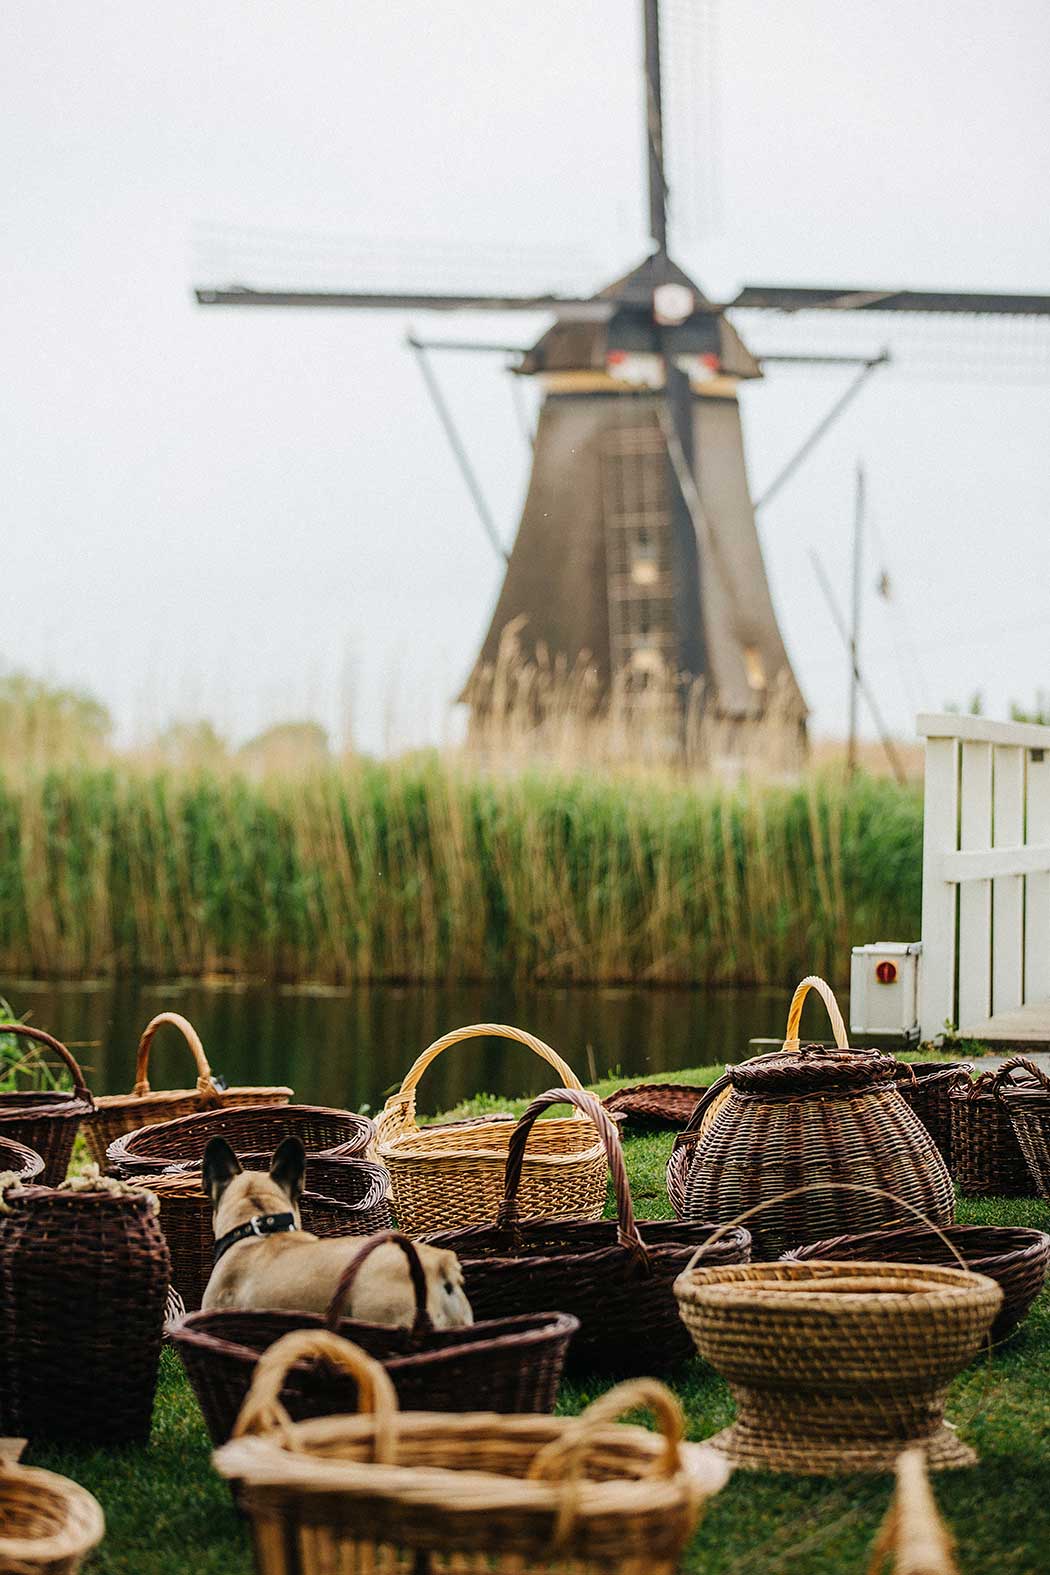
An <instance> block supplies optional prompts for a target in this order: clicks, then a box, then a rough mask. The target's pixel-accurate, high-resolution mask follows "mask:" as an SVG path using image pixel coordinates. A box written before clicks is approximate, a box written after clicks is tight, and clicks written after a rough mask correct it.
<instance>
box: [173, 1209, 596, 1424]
mask: <svg viewBox="0 0 1050 1575" xmlns="http://www.w3.org/2000/svg"><path fill="white" fill-rule="evenodd" d="M387 1242H396V1243H397V1244H398V1245H399V1246H400V1247H401V1248H402V1249H403V1251H404V1252H405V1255H406V1256H407V1258H408V1261H409V1268H410V1271H411V1274H412V1284H413V1288H414V1290H415V1295H416V1319H415V1323H414V1324H413V1326H412V1328H410V1329H402V1328H391V1327H388V1326H386V1325H383V1324H372V1323H362V1322H361V1321H360V1320H358V1319H352V1318H342V1317H341V1309H342V1307H343V1305H344V1303H345V1301H346V1297H347V1295H348V1294H349V1292H350V1288H351V1286H352V1284H353V1281H354V1278H355V1277H356V1274H357V1271H358V1269H359V1268H360V1266H361V1264H362V1263H363V1262H364V1260H365V1259H366V1258H367V1257H368V1256H369V1255H370V1254H371V1253H372V1252H374V1251H375V1249H376V1248H377V1247H381V1246H383V1245H385V1243H387ZM325 1327H327V1328H329V1329H331V1330H333V1331H334V1332H335V1333H337V1334H341V1335H343V1336H344V1338H346V1339H348V1340H353V1341H355V1343H356V1344H357V1345H359V1346H361V1348H362V1349H363V1350H365V1351H367V1353H368V1355H369V1356H371V1357H373V1358H374V1359H375V1360H376V1361H379V1362H382V1364H383V1366H384V1367H385V1368H386V1370H387V1372H388V1374H389V1375H390V1377H391V1379H392V1380H393V1384H394V1388H395V1389H396V1391H397V1397H398V1400H399V1402H400V1404H401V1405H402V1406H403V1407H404V1409H405V1410H406V1411H466V1410H470V1411H477V1410H486V1411H509V1412H514V1413H525V1412H529V1411H539V1412H545V1411H553V1409H554V1401H555V1397H556V1395H557V1392H558V1384H559V1383H560V1381H561V1375H562V1369H563V1368H564V1366H565V1352H566V1350H567V1349H568V1345H569V1341H570V1340H571V1339H572V1336H573V1334H574V1333H575V1332H576V1330H577V1329H578V1328H579V1324H578V1322H577V1320H576V1319H575V1318H572V1317H569V1316H568V1315H567V1314H565V1313H539V1314H531V1315H530V1314H523V1315H519V1316H517V1317H514V1318H503V1319H499V1320H491V1321H487V1322H484V1323H476V1324H473V1325H472V1326H471V1327H469V1328H465V1329H444V1330H439V1331H435V1329H434V1326H433V1324H432V1323H431V1321H430V1316H429V1314H428V1313H427V1310H426V1280H425V1279H424V1275H423V1267H422V1264H421V1263H420V1260H419V1254H418V1253H417V1252H416V1249H415V1247H413V1245H412V1243H411V1242H410V1241H409V1239H408V1237H407V1236H401V1235H398V1234H397V1233H396V1232H394V1231H384V1232H382V1233H381V1234H379V1235H378V1236H373V1237H371V1238H370V1239H369V1241H367V1242H366V1243H365V1245H364V1246H363V1247H362V1248H361V1250H360V1252H358V1253H357V1254H356V1255H355V1257H354V1258H353V1259H352V1260H351V1262H350V1263H349V1264H348V1265H347V1267H346V1270H345V1272H344V1274H343V1277H342V1279H341V1281H340V1283H339V1285H338V1286H337V1288H336V1292H335V1295H334V1296H333V1298H332V1304H331V1306H330V1307H329V1309H328V1314H327V1317H326V1318H321V1317H318V1316H316V1315H315V1314H312V1313H289V1312H254V1311H247V1310H237V1309H234V1310H232V1311H224V1312H198V1313H190V1314H189V1315H188V1317H186V1318H185V1319H184V1320H183V1321H182V1322H181V1323H180V1324H178V1325H176V1326H175V1327H174V1328H173V1329H172V1331H171V1340H172V1343H173V1345H175V1346H176V1347H177V1348H178V1352H179V1355H180V1356H181V1357H182V1361H183V1365H184V1367H185V1369H186V1372H187V1375H188V1377H189V1380H190V1383H191V1384H192V1385H193V1389H194V1393H195V1394H196V1396H197V1400H198V1402H199V1404H200V1408H201V1410H202V1412H203V1413H204V1420H205V1422H206V1423H207V1426H208V1432H209V1433H210V1434H211V1438H212V1442H213V1443H215V1444H222V1443H225V1441H226V1439H227V1438H229V1436H230V1434H231V1433H232V1432H233V1424H234V1423H235V1422H236V1420H237V1413H238V1412H239V1411H240V1409H241V1406H242V1405H243V1404H244V1400H245V1397H246V1395H247V1393H248V1390H249V1388H250V1387H251V1382H252V1378H253V1376H254V1374H255V1369H256V1366H257V1364H258V1361H259V1358H260V1356H261V1355H262V1353H263V1352H264V1351H266V1350H269V1348H270V1346H271V1345H273V1344H274V1342H275V1341H277V1340H279V1339H280V1338H281V1336H282V1335H285V1334H289V1333H291V1332H292V1331H293V1330H296V1329H314V1330H316V1329H324V1328H325ZM281 1404H282V1405H283V1406H284V1407H285V1409H286V1411H287V1412H288V1414H289V1415H290V1416H291V1417H292V1418H293V1420H294V1421H296V1422H302V1421H305V1420H306V1418H307V1417H313V1416H331V1415H332V1414H333V1413H335V1412H341V1411H352V1410H354V1409H355V1407H356V1405H357V1385H356V1384H355V1382H354V1380H353V1378H351V1377H349V1376H347V1375H344V1374H341V1373H337V1374H333V1372H332V1371H331V1369H330V1368H329V1367H327V1366H326V1365H325V1364H324V1363H321V1364H317V1363H307V1364H304V1365H302V1366H296V1367H295V1368H293V1369H291V1370H290V1371H289V1373H288V1374H287V1377H286V1380H285V1384H284V1387H283V1389H282V1390H281Z"/></svg>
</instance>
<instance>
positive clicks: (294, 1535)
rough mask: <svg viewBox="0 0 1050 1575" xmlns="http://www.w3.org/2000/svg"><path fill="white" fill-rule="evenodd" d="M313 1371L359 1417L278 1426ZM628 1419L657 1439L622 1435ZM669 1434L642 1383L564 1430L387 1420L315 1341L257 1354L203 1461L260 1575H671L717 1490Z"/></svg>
mask: <svg viewBox="0 0 1050 1575" xmlns="http://www.w3.org/2000/svg"><path fill="white" fill-rule="evenodd" d="M312 1358H322V1359H324V1360H326V1361H327V1362H329V1363H330V1364H331V1365H332V1366H334V1367H337V1368H345V1369H346V1370H347V1371H348V1372H349V1373H350V1375H351V1376H352V1377H353V1378H354V1379H355V1380H356V1382H357V1389H358V1402H357V1413H358V1414H356V1415H343V1416H331V1417H322V1418H318V1419H316V1420H313V1421H307V1422H292V1421H291V1419H290V1418H289V1416H288V1413H287V1411H286V1410H285V1409H284V1407H283V1405H282V1404H281V1399H280V1396H281V1391H282V1389H283V1388H284V1385H285V1382H286V1378H287V1373H288V1370H289V1368H290V1367H291V1366H292V1365H293V1364H294V1363H296V1362H299V1361H302V1360H308V1359H312ZM640 1406H644V1407H645V1408H646V1409H648V1410H650V1411H652V1412H653V1414H654V1415H655V1417H656V1421H657V1426H658V1429H659V1431H658V1432H655V1433H654V1432H650V1431H649V1429H648V1428H644V1427H638V1426H636V1425H632V1424H627V1423H624V1422H621V1421H620V1420H619V1418H620V1417H621V1416H622V1415H624V1413H626V1412H628V1411H631V1410H633V1409H635V1408H636V1407H640ZM684 1427H685V1424H684V1418H683V1416H682V1410H681V1407H680V1406H679V1404H678V1401H677V1400H676V1399H675V1397H674V1396H673V1395H672V1394H671V1393H670V1392H669V1391H668V1390H667V1389H665V1388H664V1387H663V1385H662V1384H658V1383H655V1382H654V1381H653V1380H651V1379H645V1380H641V1379H639V1380H635V1381H633V1382H631V1383H626V1384H620V1385H619V1386H618V1387H617V1388H615V1389H613V1390H611V1391H610V1392H609V1393H608V1394H605V1395H603V1396H602V1397H601V1398H600V1399H598V1400H596V1401H594V1402H593V1404H592V1405H590V1406H588V1408H587V1410H586V1411H584V1412H583V1414H582V1415H581V1416H579V1417H551V1416H498V1415H494V1414H492V1413H487V1414H486V1413H480V1414H479V1413H467V1414H466V1415H449V1414H446V1413H443V1412H440V1411H437V1412H435V1411H415V1412H412V1411H408V1412H402V1411H400V1410H399V1409H398V1404H397V1397H396V1395H395V1393H394V1388H393V1385H392V1384H391V1381H390V1379H389V1377H388V1376H387V1374H386V1373H385V1372H384V1370H383V1368H382V1367H380V1366H379V1365H378V1364H377V1363H376V1362H373V1361H372V1360H371V1358H370V1357H368V1356H366V1355H365V1353H364V1352H363V1351H361V1350H359V1349H358V1348H357V1347H356V1346H354V1345H351V1344H350V1343H349V1342H348V1341H344V1340H340V1339H339V1338H338V1337H337V1336H336V1335H334V1334H331V1333H328V1332H327V1331H325V1332H322V1331H316V1332H313V1333H306V1332H303V1333H299V1334H289V1335H285V1337H284V1338H283V1339H282V1340H279V1341H278V1342H277V1344H276V1345H274V1346H272V1347H271V1348H270V1350H269V1351H267V1352H266V1353H265V1354H264V1355H263V1357H262V1359H261V1360H260V1362H259V1364H258V1367H257V1369H256V1373H255V1378H254V1381H253V1383H252V1388H251V1392H250V1394H249V1395H248V1398H247V1400H246V1401H245V1403H244V1407H243V1409H242V1411H241V1414H240V1417H239V1418H238V1421H237V1434H238V1435H239V1436H236V1437H234V1438H233V1439H231V1441H230V1442H229V1443H228V1444H224V1445H223V1447H222V1448H221V1449H219V1450H218V1451H217V1452H216V1454H215V1455H214V1457H213V1459H214V1462H215V1466H216V1468H217V1469H218V1471H219V1472H220V1473H221V1475H222V1476H224V1477H227V1478H228V1479H230V1480H232V1481H234V1482H236V1483H237V1484H238V1485H239V1499H240V1503H241V1505H242V1507H243V1508H244V1509H245V1510H246V1512H247V1514H248V1515H249V1517H250V1518H251V1521H252V1530H253V1540H254V1546H255V1558H256V1567H257V1569H258V1570H259V1575H330V1572H335V1571H342V1572H351V1571H356V1572H358V1575H362V1572H364V1571H374V1572H376V1575H379V1572H393V1571H411V1570H423V1569H434V1570H444V1571H448V1572H450V1575H467V1572H470V1571H475V1572H478V1575H480V1572H482V1571H484V1572H487V1575H522V1572H525V1571H528V1572H529V1575H564V1572H566V1571H572V1572H573V1575H637V1572H639V1571H642V1570H644V1571H645V1572H646V1575H674V1571H675V1570H676V1569H677V1567H678V1560H679V1556H680V1555H681V1553H682V1551H683V1550H684V1548H685V1545H686V1543H687V1542H688V1541H689V1538H690V1537H691V1535H692V1533H693V1531H694V1529H695V1527H696V1524H697V1521H698V1519H699V1516H700V1513H701V1510H702V1508H703V1506H704V1503H705V1501H706V1500H707V1498H708V1497H709V1496H710V1495H711V1494H712V1493H715V1492H717V1491H718V1489H719V1488H720V1487H721V1486H722V1484H723V1483H724V1482H725V1480H726V1477H727V1475H728V1469H727V1467H726V1465H725V1462H724V1461H722V1460H720V1459H719V1458H718V1456H716V1455H715V1454H713V1452H712V1451H711V1450H709V1449H707V1448H706V1447H705V1446H704V1445H702V1444H689V1443H685V1442H684Z"/></svg>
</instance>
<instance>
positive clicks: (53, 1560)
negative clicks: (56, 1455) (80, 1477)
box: [0, 1438, 106, 1575]
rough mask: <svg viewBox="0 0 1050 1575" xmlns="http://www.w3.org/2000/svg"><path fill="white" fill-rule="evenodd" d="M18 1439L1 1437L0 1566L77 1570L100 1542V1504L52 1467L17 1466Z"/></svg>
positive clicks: (25, 1573)
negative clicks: (43, 1469) (41, 1468)
mask: <svg viewBox="0 0 1050 1575" xmlns="http://www.w3.org/2000/svg"><path fill="white" fill-rule="evenodd" d="M24 1443H25V1440H24V1439H21V1438H0V1570H3V1571H5V1572H10V1575H75V1572H76V1571H77V1570H78V1569H79V1568H80V1566H81V1563H82V1562H83V1560H84V1558H85V1557H86V1556H87V1554H88V1553H90V1551H91V1549H92V1548H93V1547H95V1546H96V1545H97V1544H98V1543H99V1542H101V1541H102V1538H103V1536H104V1535H105V1531H106V1522H105V1519H104V1518H103V1515H102V1506H101V1505H100V1504H99V1502H98V1500H97V1499H96V1498H93V1497H92V1496H91V1494H90V1493H88V1492H87V1490H86V1489H85V1488H82V1487H80V1486H78V1484H77V1483H76V1482H70V1481H69V1479H68V1477H60V1476H56V1475H55V1473H54V1472H53V1471H39V1470H37V1468H36V1467H35V1466H20V1465H19V1464H18V1463H17V1462H18V1457H19V1455H20V1454H21V1452H22V1447H23V1445H24Z"/></svg>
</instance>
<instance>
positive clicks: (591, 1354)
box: [429, 1088, 751, 1373]
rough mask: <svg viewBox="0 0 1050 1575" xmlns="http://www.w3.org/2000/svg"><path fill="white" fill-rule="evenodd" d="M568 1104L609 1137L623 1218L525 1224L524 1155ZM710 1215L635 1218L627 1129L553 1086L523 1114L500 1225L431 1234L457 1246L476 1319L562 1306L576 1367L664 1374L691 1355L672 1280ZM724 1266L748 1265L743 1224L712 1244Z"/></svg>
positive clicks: (594, 1103) (708, 1233)
mask: <svg viewBox="0 0 1050 1575" xmlns="http://www.w3.org/2000/svg"><path fill="white" fill-rule="evenodd" d="M563 1101H567V1102H568V1103H570V1104H572V1105H575V1106H576V1108H577V1109H579V1110H583V1111H586V1112H587V1114H588V1115H589V1116H590V1118H591V1120H592V1121H593V1122H594V1124H595V1126H596V1127H597V1128H598V1131H599V1132H600V1133H601V1138H602V1145H603V1154H604V1157H605V1159H606V1162H607V1164H608V1167H609V1171H610V1174H611V1175H612V1180H613V1189H614V1192H615V1196H616V1219H615V1220H597V1221H593V1222H591V1221H587V1220H558V1219H547V1220H526V1221H522V1220H521V1219H520V1217H519V1215H518V1211H517V1189H518V1180H519V1177H520V1174H521V1168H522V1157H523V1155H524V1153H525V1145H526V1143H527V1142H528V1140H529V1133H530V1131H531V1130H532V1127H533V1123H534V1122H535V1120H536V1118H537V1117H538V1116H539V1115H540V1113H541V1112H542V1111H544V1110H546V1109H548V1108H549V1107H550V1106H551V1105H557V1104H561V1103H562V1102H563ZM714 1234H715V1228H714V1226H713V1225H710V1224H705V1223H704V1222H702V1221H689V1222H688V1223H686V1222H683V1221H681V1220H674V1221H667V1220H659V1221H643V1222H642V1224H641V1226H640V1227H639V1224H638V1223H637V1222H636V1220H635V1217H634V1207H633V1205H632V1202H631V1189H630V1186H629V1183H628V1180H627V1171H626V1168H625V1167H624V1162H623V1150H622V1149H621V1146H620V1137H619V1133H618V1132H617V1130H616V1127H615V1126H614V1124H613V1122H612V1121H611V1119H610V1118H609V1116H608V1115H606V1113H605V1111H604V1110H603V1109H602V1107H601V1105H600V1104H599V1102H598V1100H597V1099H596V1098H595V1097H594V1095H593V1094H589V1093H587V1092H586V1091H585V1090H583V1089H574V1088H552V1089H550V1090H549V1091H548V1092H547V1093H546V1094H540V1096H539V1097H538V1098H537V1099H534V1100H533V1101H532V1104H531V1105H530V1106H529V1108H528V1109H527V1110H526V1112H525V1114H524V1115H523V1116H522V1118H521V1120H520V1121H519V1122H518V1125H517V1126H516V1127H515V1129H514V1133H513V1135H512V1137H511V1141H510V1150H509V1153H508V1155H507V1168H506V1178H505V1182H504V1196H503V1201H502V1203H501V1205H500V1210H499V1215H498V1218H497V1221H496V1224H495V1225H487V1226H476V1225H475V1226H471V1227H468V1228H467V1229H464V1230H457V1231H442V1232H440V1233H439V1234H437V1235H434V1236H431V1237H430V1238H429V1239H430V1241H431V1242H432V1243H433V1244H434V1245H435V1246H441V1247H450V1248H451V1249H452V1250H453V1252H455V1253H457V1254H458V1256H459V1260H460V1263H461V1264H462V1266H463V1276H464V1285H465V1288H466V1292H467V1295H468V1297H469V1298H470V1303H471V1306H472V1307H473V1309H474V1312H475V1314H476V1315H478V1316H480V1317H483V1318H501V1317H508V1316H510V1315H511V1314H512V1313H516V1312H539V1311H541V1310H542V1309H543V1308H545V1307H551V1306H553V1307H560V1308H561V1309H562V1311H563V1312H568V1313H573V1314H574V1315H575V1316H576V1317H577V1318H578V1319H579V1320H580V1332H579V1334H577V1336H576V1338H575V1339H574V1340H573V1343H572V1346H571V1348H570V1351H569V1357H568V1367H569V1370H570V1371H572V1372H584V1373H635V1372H639V1371H641V1372H646V1373H652V1372H666V1371H667V1370H668V1369H669V1368H672V1367H674V1366H675V1365H676V1364H677V1363H678V1362H680V1361H683V1360H684V1359H685V1358H686V1357H688V1356H689V1354H690V1348H689V1339H688V1336H687V1335H686V1333H685V1330H684V1329H683V1328H682V1325H681V1323H680V1322H679V1319H678V1314H677V1310H676V1307H675V1300H674V1295H673V1293H672V1286H673V1284H674V1280H675V1277H676V1275H678V1274H679V1273H680V1272H681V1270H682V1269H684V1268H685V1267H686V1265H687V1264H688V1263H689V1262H690V1261H691V1259H692V1257H693V1256H694V1254H695V1252H696V1249H697V1248H698V1247H700V1246H703V1245H704V1244H705V1243H707V1242H709V1241H710V1240H711V1237H712V1236H713V1235H714ZM710 1252H711V1255H712V1258H713V1259H715V1260H717V1261H719V1262H723V1263H746V1262H747V1260H748V1258H749V1256H750V1252H751V1237H750V1236H749V1234H748V1232H747V1231H746V1230H744V1229H742V1228H741V1227H739V1226H737V1227H729V1228H727V1229H726V1230H724V1231H721V1232H719V1233H718V1240H717V1241H716V1242H714V1243H713V1245H712V1246H711V1248H710Z"/></svg>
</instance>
